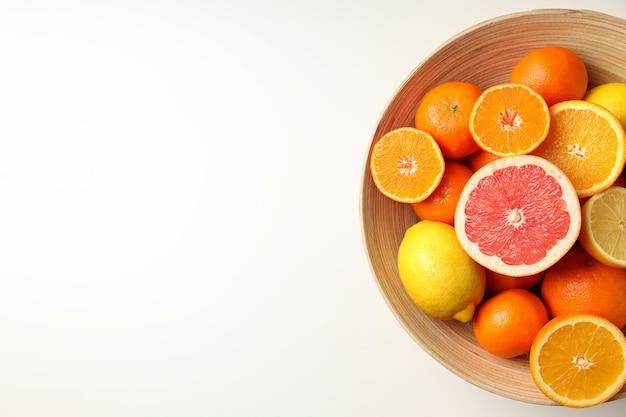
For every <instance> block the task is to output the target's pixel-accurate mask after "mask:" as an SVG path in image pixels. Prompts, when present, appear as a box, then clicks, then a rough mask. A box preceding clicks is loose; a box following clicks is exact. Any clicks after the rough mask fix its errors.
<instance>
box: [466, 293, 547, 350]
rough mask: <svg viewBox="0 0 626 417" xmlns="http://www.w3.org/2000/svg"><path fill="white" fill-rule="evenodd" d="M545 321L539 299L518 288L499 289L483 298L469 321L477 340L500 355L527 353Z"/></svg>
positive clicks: (485, 347)
mask: <svg viewBox="0 0 626 417" xmlns="http://www.w3.org/2000/svg"><path fill="white" fill-rule="evenodd" d="M547 322H548V312H547V310H546V307H545V306H544V305H543V303H542V302H541V299H539V297H537V296H536V295H535V294H533V293H532V292H530V291H528V290H524V289H521V288H513V289H509V290H505V291H502V292H501V293H498V294H496V295H494V296H493V297H491V298H488V299H486V300H485V301H483V302H482V303H481V304H479V305H478V308H477V309H476V311H475V313H474V318H473V321H472V323H473V329H474V336H476V341H477V342H478V344H479V345H480V346H481V347H482V348H483V349H485V350H486V351H487V352H490V353H492V354H494V355H496V356H500V357H502V358H514V357H516V356H519V355H523V354H525V353H528V351H530V347H531V346H532V344H533V341H534V340H535V336H537V333H539V330H541V328H542V327H543V326H544V325H545V324H546V323H547Z"/></svg>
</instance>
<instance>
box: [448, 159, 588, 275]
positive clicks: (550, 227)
mask: <svg viewBox="0 0 626 417" xmlns="http://www.w3.org/2000/svg"><path fill="white" fill-rule="evenodd" d="M454 222H455V226H456V227H455V229H456V233H457V236H458V238H459V241H460V242H461V245H462V246H463V248H464V249H465V250H466V251H467V253H468V254H469V256H470V257H471V258H473V259H474V260H475V261H476V262H478V263H479V264H481V265H483V266H484V267H486V268H488V269H490V270H492V271H495V272H497V273H500V274H505V275H509V276H516V277H518V276H526V275H532V274H537V273H539V272H541V271H544V270H546V269H548V268H549V267H550V266H552V265H553V264H554V263H556V262H557V261H558V260H559V259H561V258H562V257H563V256H564V255H565V253H567V251H568V250H569V249H570V248H571V247H572V246H573V245H574V243H575V242H576V239H577V238H578V234H579V233H580V225H581V211H580V203H579V202H578V196H577V194H576V190H575V189H574V186H573V185H572V183H571V182H570V180H569V179H568V178H567V176H566V175H565V174H564V173H563V171H561V170H560V169H559V168H557V167H556V165H554V164H552V163H551V162H548V161H547V160H546V159H543V158H541V157H537V156H532V155H522V156H511V157H504V158H500V159H497V160H495V161H493V162H490V163H488V164H487V165H485V166H483V167H482V168H480V169H479V170H478V171H476V172H475V173H474V174H473V175H472V177H471V178H470V179H469V181H468V182H467V184H466V185H465V187H464V188H463V191H462V192H461V196H460V198H459V202H458V205H457V207H456V211H455V217H454Z"/></svg>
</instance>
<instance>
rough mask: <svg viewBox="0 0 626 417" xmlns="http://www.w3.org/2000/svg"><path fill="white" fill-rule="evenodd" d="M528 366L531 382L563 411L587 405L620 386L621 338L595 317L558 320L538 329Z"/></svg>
mask: <svg viewBox="0 0 626 417" xmlns="http://www.w3.org/2000/svg"><path fill="white" fill-rule="evenodd" d="M529 365H530V371H531V375H532V378H533V380H534V381H535V384H536V385H537V387H538V388H539V389H540V390H541V392H543V393H544V394H545V395H546V396H547V397H548V398H550V399H552V400H553V401H555V402H556V403H558V404H561V405H564V406H567V407H575V408H582V407H592V406H595V405H598V404H601V403H603V402H605V401H607V400H609V399H610V398H611V397H613V396H614V395H615V394H617V393H618V392H619V391H620V389H621V388H622V387H623V386H624V382H625V381H626V338H624V334H623V333H622V331H621V330H620V329H619V328H617V326H615V325H614V324H613V323H611V322H610V321H608V320H606V319H604V318H602V317H599V316H595V315H590V314H580V315H565V316H559V317H557V318H554V319H552V320H550V321H549V322H548V323H547V324H546V325H545V326H543V327H542V328H541V330H539V333H538V334H537V337H536V338H535V341H534V342H533V344H532V346H531V348H530V355H529Z"/></svg>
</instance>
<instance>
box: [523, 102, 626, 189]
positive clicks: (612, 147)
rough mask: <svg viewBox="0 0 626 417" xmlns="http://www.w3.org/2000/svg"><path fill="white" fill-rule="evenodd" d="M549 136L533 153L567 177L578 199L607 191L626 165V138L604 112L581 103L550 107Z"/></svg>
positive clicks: (588, 103) (588, 104)
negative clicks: (625, 163)
mask: <svg viewBox="0 0 626 417" xmlns="http://www.w3.org/2000/svg"><path fill="white" fill-rule="evenodd" d="M550 115H551V120H550V132H549V133H548V137H547V138H546V140H544V141H543V143H542V144H541V145H540V146H539V147H538V148H537V149H536V150H535V151H534V152H533V154H534V155H538V156H541V157H543V158H545V159H547V160H549V161H551V162H552V163H554V164H555V165H556V166H558V167H559V168H560V169H561V170H562V171H563V172H565V174H566V175H567V176H568V177H569V179H570V180H571V181H572V184H574V188H575V189H576V193H577V194H578V196H579V197H589V196H591V195H593V194H596V193H599V192H600V191H603V190H605V189H607V188H608V187H609V186H611V184H613V182H615V180H616V179H617V177H618V176H619V174H620V173H621V172H622V169H623V168H624V162H626V135H625V134H624V129H623V128H622V125H621V124H620V122H619V120H618V119H617V118H616V117H615V116H614V115H613V114H612V113H611V112H609V111H608V110H606V109H605V108H603V107H601V106H599V105H597V104H594V103H590V102H586V101H582V100H569V101H562V102H560V103H557V104H555V105H554V106H552V107H550Z"/></svg>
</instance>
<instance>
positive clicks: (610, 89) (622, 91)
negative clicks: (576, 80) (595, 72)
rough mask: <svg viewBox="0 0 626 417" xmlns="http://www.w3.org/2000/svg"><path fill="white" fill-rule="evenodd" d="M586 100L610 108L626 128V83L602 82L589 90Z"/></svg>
mask: <svg viewBox="0 0 626 417" xmlns="http://www.w3.org/2000/svg"><path fill="white" fill-rule="evenodd" d="M584 100H585V101H589V102H592V103H595V104H599V105H600V106H602V107H604V108H605V109H607V110H609V111H610V112H611V113H613V114H614V115H615V116H616V117H617V118H618V119H619V122H620V123H621V124H622V128H624V130H626V83H617V82H616V83H606V84H600V85H598V86H596V87H593V88H591V89H590V90H589V91H587V94H585V97H584Z"/></svg>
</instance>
